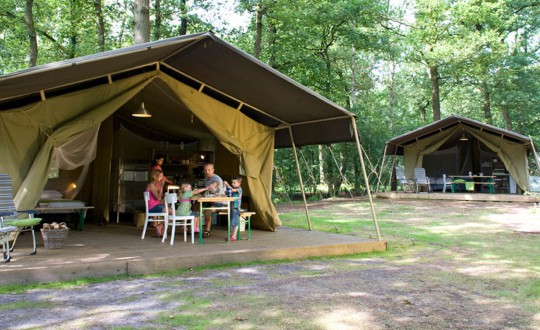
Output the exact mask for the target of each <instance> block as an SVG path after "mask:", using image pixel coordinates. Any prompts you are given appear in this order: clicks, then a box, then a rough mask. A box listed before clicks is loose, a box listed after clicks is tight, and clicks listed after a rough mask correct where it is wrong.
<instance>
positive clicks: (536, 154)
mask: <svg viewBox="0 0 540 330" xmlns="http://www.w3.org/2000/svg"><path fill="white" fill-rule="evenodd" d="M529 140H531V149H532V151H533V154H534V160H535V162H536V173H535V174H537V175H538V171H540V163H539V162H538V153H536V148H535V147H534V141H533V139H532V138H531V136H530V135H529ZM529 188H530V187H529Z"/></svg>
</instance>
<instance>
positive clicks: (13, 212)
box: [0, 173, 41, 262]
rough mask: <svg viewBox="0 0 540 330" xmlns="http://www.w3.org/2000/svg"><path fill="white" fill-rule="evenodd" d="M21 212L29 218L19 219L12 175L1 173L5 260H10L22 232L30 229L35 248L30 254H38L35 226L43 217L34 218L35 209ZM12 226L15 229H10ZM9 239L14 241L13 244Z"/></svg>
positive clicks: (0, 201) (0, 215)
mask: <svg viewBox="0 0 540 330" xmlns="http://www.w3.org/2000/svg"><path fill="white" fill-rule="evenodd" d="M20 213H26V214H27V218H24V219H19V212H18V211H17V209H16V208H15V204H14V203H13V191H12V181H11V177H10V176H9V175H8V174H4V173H0V220H1V222H2V223H1V225H0V228H2V237H1V240H2V250H3V256H4V261H5V262H9V261H10V259H11V256H10V253H11V252H13V249H14V248H15V244H16V243H17V239H18V237H19V235H20V234H21V233H22V232H26V231H28V232H31V233H32V241H33V250H32V253H30V255H36V254H37V244H36V233H35V231H34V226H35V225H38V224H39V223H40V222H41V218H34V214H33V213H34V212H33V211H21V212H20ZM12 228H14V229H13V230H10V229H12ZM7 233H9V235H7ZM9 241H13V243H12V244H11V246H10V244H9Z"/></svg>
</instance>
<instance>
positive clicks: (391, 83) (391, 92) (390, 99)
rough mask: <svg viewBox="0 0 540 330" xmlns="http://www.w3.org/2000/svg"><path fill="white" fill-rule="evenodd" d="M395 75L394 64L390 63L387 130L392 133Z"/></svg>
mask: <svg viewBox="0 0 540 330" xmlns="http://www.w3.org/2000/svg"><path fill="white" fill-rule="evenodd" d="M395 73H396V63H395V62H394V61H391V62H390V76H389V77H388V78H389V79H388V129H389V131H390V132H393V131H394V78H395Z"/></svg>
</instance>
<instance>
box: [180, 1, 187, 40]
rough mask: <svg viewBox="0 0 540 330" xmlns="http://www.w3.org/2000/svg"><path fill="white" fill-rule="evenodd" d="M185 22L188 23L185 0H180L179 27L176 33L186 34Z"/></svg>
mask: <svg viewBox="0 0 540 330" xmlns="http://www.w3.org/2000/svg"><path fill="white" fill-rule="evenodd" d="M187 24H188V12H187V5H186V0H180V29H179V30H178V34H179V35H181V36H185V35H186V34H187Z"/></svg>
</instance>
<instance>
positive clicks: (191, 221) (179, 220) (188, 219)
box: [163, 193, 195, 245]
mask: <svg viewBox="0 0 540 330" xmlns="http://www.w3.org/2000/svg"><path fill="white" fill-rule="evenodd" d="M177 202H178V195H177V194H176V193H171V194H167V195H166V196H165V204H166V207H167V212H169V211H170V214H167V219H168V220H169V221H166V222H165V231H164V232H163V242H165V238H166V237H167V228H168V223H169V222H170V223H171V226H172V229H171V245H173V244H174V234H175V232H176V227H177V226H183V227H184V242H185V241H187V227H191V244H195V217H194V216H193V215H176V207H175V204H176V203H177Z"/></svg>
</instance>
